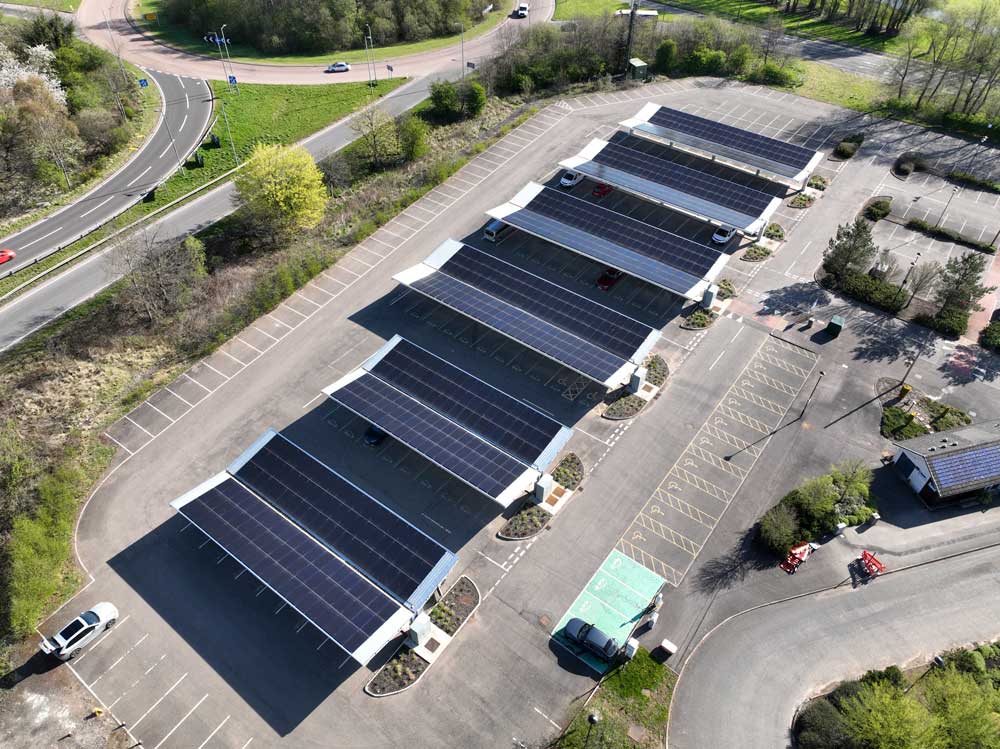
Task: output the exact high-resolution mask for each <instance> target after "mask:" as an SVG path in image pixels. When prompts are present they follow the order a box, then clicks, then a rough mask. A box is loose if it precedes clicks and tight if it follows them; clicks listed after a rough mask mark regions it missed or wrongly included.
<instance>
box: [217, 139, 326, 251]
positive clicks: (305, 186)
mask: <svg viewBox="0 0 1000 749" xmlns="http://www.w3.org/2000/svg"><path fill="white" fill-rule="evenodd" d="M234 181H235V183H236V191H237V193H238V194H239V196H240V200H241V201H242V203H243V205H244V207H245V208H246V209H247V210H248V211H249V213H250V215H251V216H252V217H253V218H254V219H255V220H258V221H261V222H263V223H264V224H265V225H267V226H268V227H269V228H270V229H271V230H272V231H275V232H277V233H285V232H294V231H298V230H300V229H308V228H311V227H313V226H316V224H318V223H319V222H320V220H322V218H323V211H324V209H325V207H326V197H327V192H326V187H325V186H324V185H323V177H322V175H321V174H320V171H319V169H318V168H317V167H316V164H315V162H314V161H313V159H312V156H310V155H309V152H308V151H306V149H305V148H303V147H302V146H291V147H285V146H279V145H266V144H258V145H256V146H254V149H253V153H252V155H251V157H250V160H249V161H248V162H247V163H246V165H245V166H244V167H243V169H242V170H241V171H239V172H238V173H237V175H236V179H235V180H234Z"/></svg>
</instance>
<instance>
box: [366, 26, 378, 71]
mask: <svg viewBox="0 0 1000 749" xmlns="http://www.w3.org/2000/svg"><path fill="white" fill-rule="evenodd" d="M365 27H366V28H367V29H368V48H369V49H370V50H371V56H372V63H371V64H372V80H373V81H374V82H375V85H376V86H378V70H376V69H375V40H374V39H373V38H372V27H371V25H370V24H367V23H366V24H365Z"/></svg>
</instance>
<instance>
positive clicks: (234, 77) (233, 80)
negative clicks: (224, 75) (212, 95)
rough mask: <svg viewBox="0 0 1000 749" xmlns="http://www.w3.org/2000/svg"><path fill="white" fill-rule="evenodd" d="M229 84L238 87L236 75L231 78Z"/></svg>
mask: <svg viewBox="0 0 1000 749" xmlns="http://www.w3.org/2000/svg"><path fill="white" fill-rule="evenodd" d="M229 82H230V83H232V84H233V85H234V86H235V85H236V76H235V75H231V76H229Z"/></svg>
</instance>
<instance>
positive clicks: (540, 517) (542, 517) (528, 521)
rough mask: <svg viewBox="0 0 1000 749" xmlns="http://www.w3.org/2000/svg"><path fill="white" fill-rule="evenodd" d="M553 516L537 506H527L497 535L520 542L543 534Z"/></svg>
mask: <svg viewBox="0 0 1000 749" xmlns="http://www.w3.org/2000/svg"><path fill="white" fill-rule="evenodd" d="M551 517H552V516H551V515H550V514H549V513H547V512H546V511H545V510H543V509H542V508H541V507H539V506H538V505H536V504H531V503H529V504H527V505H525V506H524V507H522V508H521V509H520V510H518V511H517V513H515V514H514V516H513V517H511V519H510V520H508V521H507V523H506V525H504V527H503V528H501V529H500V530H499V532H498V533H497V535H498V536H500V538H503V539H509V540H517V541H520V540H521V539H524V538H531V537H532V536H534V535H536V534H538V533H541V532H542V529H544V528H545V524H546V523H547V522H549V520H550V519H551Z"/></svg>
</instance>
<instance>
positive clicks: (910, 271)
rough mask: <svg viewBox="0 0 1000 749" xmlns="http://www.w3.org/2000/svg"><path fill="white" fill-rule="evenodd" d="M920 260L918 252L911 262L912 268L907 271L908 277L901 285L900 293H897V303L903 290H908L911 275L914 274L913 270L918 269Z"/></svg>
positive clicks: (904, 277)
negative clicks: (907, 285) (907, 283)
mask: <svg viewBox="0 0 1000 749" xmlns="http://www.w3.org/2000/svg"><path fill="white" fill-rule="evenodd" d="M919 259H920V253H919V252H918V253H917V254H916V257H914V258H913V260H911V261H910V267H909V268H907V269H906V275H905V276H903V283H901V284H900V285H899V291H897V292H896V299H895V301H897V302H898V301H899V295H900V294H902V293H903V289H905V288H906V282H907V281H909V280H910V274H911V273H913V269H914V268H915V267H916V265H917V261H918V260H919ZM907 306H909V305H907Z"/></svg>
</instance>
